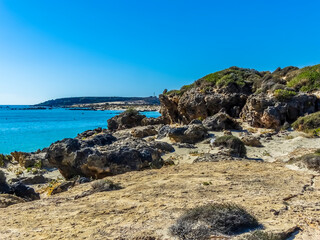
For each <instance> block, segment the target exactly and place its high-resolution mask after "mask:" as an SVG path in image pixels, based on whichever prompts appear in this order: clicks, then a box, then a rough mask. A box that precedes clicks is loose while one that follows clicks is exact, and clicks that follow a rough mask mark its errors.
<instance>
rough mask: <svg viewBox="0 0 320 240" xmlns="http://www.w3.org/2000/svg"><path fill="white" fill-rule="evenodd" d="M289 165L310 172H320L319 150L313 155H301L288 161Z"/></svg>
mask: <svg viewBox="0 0 320 240" xmlns="http://www.w3.org/2000/svg"><path fill="white" fill-rule="evenodd" d="M289 163H293V164H297V165H299V166H301V167H306V168H308V169H310V170H314V171H317V172H320V149H318V150H316V151H315V152H314V153H311V154H306V155H303V156H301V157H299V158H296V159H293V160H290V161H289Z"/></svg>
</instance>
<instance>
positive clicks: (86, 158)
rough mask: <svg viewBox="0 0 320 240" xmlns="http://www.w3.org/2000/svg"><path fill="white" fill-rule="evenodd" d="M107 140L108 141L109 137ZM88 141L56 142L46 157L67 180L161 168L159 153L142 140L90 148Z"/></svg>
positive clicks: (130, 140) (108, 143) (134, 139)
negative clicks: (76, 177) (77, 177)
mask: <svg viewBox="0 0 320 240" xmlns="http://www.w3.org/2000/svg"><path fill="white" fill-rule="evenodd" d="M107 135H109V134H107ZM108 138H110V139H111V136H108ZM88 142H90V143H91V142H92V140H90V139H88V140H86V141H81V140H79V139H64V140H62V141H58V142H56V143H53V144H52V145H51V146H50V147H49V149H48V154H47V158H48V160H49V162H50V163H51V164H52V165H54V166H56V167H57V168H58V169H59V170H60V172H61V174H62V175H63V176H64V177H65V178H67V179H69V178H72V177H74V176H77V175H79V176H85V177H92V178H104V177H106V176H110V175H116V174H120V173H124V172H128V171H134V170H143V169H145V168H159V167H162V165H163V160H162V158H161V151H160V150H158V149H156V148H154V147H153V146H151V145H150V144H149V143H147V142H146V141H145V140H142V139H137V138H126V139H122V140H118V141H113V140H112V141H109V142H107V143H106V144H105V145H92V144H88Z"/></svg>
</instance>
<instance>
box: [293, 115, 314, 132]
mask: <svg viewBox="0 0 320 240" xmlns="http://www.w3.org/2000/svg"><path fill="white" fill-rule="evenodd" d="M292 127H293V128H294V129H296V130H298V131H303V132H306V133H311V134H314V135H319V134H320V111H319V112H315V113H312V114H309V115H307V116H303V117H300V118H298V119H297V120H296V121H295V122H294V123H293V124H292Z"/></svg>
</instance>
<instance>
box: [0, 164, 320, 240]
mask: <svg viewBox="0 0 320 240" xmlns="http://www.w3.org/2000/svg"><path fill="white" fill-rule="evenodd" d="M109 179H111V180H113V181H114V182H117V183H120V184H121V185H122V186H123V189H121V190H116V191H112V192H101V193H96V194H93V195H90V196H87V197H84V198H80V199H76V200H75V199H74V196H76V195H77V194H79V193H81V192H83V191H85V190H87V189H89V188H90V183H89V184H83V185H79V186H77V187H75V188H73V189H71V190H70V191H69V192H65V193H61V194H58V195H55V196H52V197H50V198H45V199H41V200H39V201H34V202H28V203H23V204H16V205H12V206H10V207H8V208H4V209H1V212H0V222H1V225H0V239H121V238H122V239H134V237H142V236H144V237H146V236H154V237H155V239H175V238H173V237H172V236H170V234H169V232H168V228H169V227H170V226H171V225H172V224H173V223H174V221H175V220H176V219H177V218H178V217H179V216H180V214H181V213H182V212H183V211H184V210H185V209H187V208H191V207H194V206H199V205H202V204H206V203H214V202H217V203H225V202H229V203H236V204H239V205H241V206H243V207H245V208H246V209H248V211H250V212H251V213H252V214H254V215H255V216H256V217H257V218H258V220H259V222H260V223H261V224H263V226H264V228H265V230H267V231H272V232H281V231H286V230H288V229H290V228H293V227H297V226H298V227H300V228H301V229H302V230H303V231H302V232H300V233H299V234H298V235H297V237H296V238H295V239H311V238H302V236H303V234H305V235H306V234H309V235H310V236H312V235H313V236H315V234H317V230H318V226H319V224H320V223H319V214H320V203H319V197H320V184H319V183H320V181H319V180H320V177H319V176H314V175H310V174H306V173H304V172H298V171H293V170H290V169H288V168H286V167H285V166H284V164H283V163H262V162H256V161H250V160H244V161H224V162H214V163H194V164H180V165H178V166H168V167H164V168H162V169H159V170H146V171H142V172H130V173H126V174H122V175H118V176H114V177H110V178H109ZM207 183H209V184H208V185H207ZM8 216H10V217H8ZM120 237H121V238H120ZM136 239H143V238H136ZM145 239H147V238H145ZM149 239H152V238H149Z"/></svg>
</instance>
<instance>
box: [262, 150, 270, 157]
mask: <svg viewBox="0 0 320 240" xmlns="http://www.w3.org/2000/svg"><path fill="white" fill-rule="evenodd" d="M262 156H265V157H271V154H270V153H269V152H267V151H266V150H264V152H263V153H262Z"/></svg>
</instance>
